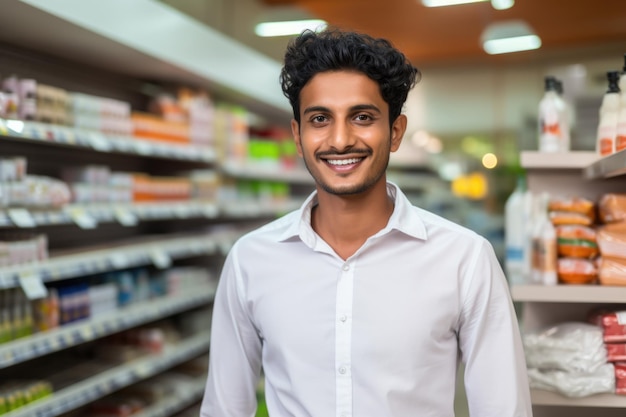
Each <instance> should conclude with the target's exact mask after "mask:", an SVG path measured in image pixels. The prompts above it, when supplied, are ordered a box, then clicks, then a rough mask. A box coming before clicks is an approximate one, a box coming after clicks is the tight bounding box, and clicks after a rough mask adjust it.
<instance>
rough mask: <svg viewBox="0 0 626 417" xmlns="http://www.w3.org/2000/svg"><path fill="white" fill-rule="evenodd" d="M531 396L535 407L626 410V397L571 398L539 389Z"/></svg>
mask: <svg viewBox="0 0 626 417" xmlns="http://www.w3.org/2000/svg"><path fill="white" fill-rule="evenodd" d="M530 394H531V398H532V403H533V405H550V406H567V407H605V408H626V396H620V395H615V394H596V395H590V396H588V397H582V398H571V397H566V396H564V395H561V394H559V393H556V392H550V391H544V390H538V389H533V390H531V393H530Z"/></svg>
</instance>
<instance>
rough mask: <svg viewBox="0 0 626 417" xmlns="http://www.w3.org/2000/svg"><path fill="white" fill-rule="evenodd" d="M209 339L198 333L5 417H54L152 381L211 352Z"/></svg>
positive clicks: (64, 389)
mask: <svg viewBox="0 0 626 417" xmlns="http://www.w3.org/2000/svg"><path fill="white" fill-rule="evenodd" d="M209 342H210V337H209V336H208V335H205V334H199V335H196V336H193V337H191V338H188V339H186V340H184V341H182V342H180V343H179V344H177V345H175V346H169V347H167V348H166V349H165V352H164V353H162V354H155V355H149V356H146V357H142V358H140V359H136V360H133V361H131V362H128V363H125V364H122V365H119V366H115V367H112V368H110V369H108V370H107V371H105V372H102V373H99V374H97V375H94V376H93V377H90V378H87V379H84V380H82V381H80V383H78V384H74V385H70V386H68V387H66V388H63V389H61V390H59V391H55V392H54V393H53V394H52V395H51V396H49V397H44V398H42V399H40V400H37V401H35V402H33V403H30V404H28V405H25V406H23V407H20V408H18V409H16V410H14V411H11V412H9V413H7V414H5V416H6V417H41V416H46V417H54V416H58V415H61V414H64V413H66V412H68V411H72V410H74V409H77V408H79V407H81V406H83V405H84V404H87V403H90V402H93V401H95V400H97V399H99V398H102V397H104V396H106V395H108V394H110V393H111V392H113V391H117V390H119V389H121V388H125V387H127V386H129V385H132V384H134V383H136V382H139V381H142V380H145V379H148V378H150V377H151V376H153V375H156V374H158V373H160V372H162V371H164V370H166V369H169V368H172V367H174V366H176V365H178V364H180V363H182V362H184V361H186V360H189V359H192V358H193V357H195V356H197V355H199V354H201V353H202V352H205V351H208V349H209Z"/></svg>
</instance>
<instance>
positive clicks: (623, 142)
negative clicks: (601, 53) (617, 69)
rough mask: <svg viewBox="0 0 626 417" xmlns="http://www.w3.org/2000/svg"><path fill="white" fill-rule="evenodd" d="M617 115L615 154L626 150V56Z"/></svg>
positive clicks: (621, 75)
mask: <svg viewBox="0 0 626 417" xmlns="http://www.w3.org/2000/svg"><path fill="white" fill-rule="evenodd" d="M619 89H620V99H619V113H618V116H617V133H616V135H615V152H618V151H621V150H624V149H626V54H624V67H623V68H622V73H621V74H620V76H619Z"/></svg>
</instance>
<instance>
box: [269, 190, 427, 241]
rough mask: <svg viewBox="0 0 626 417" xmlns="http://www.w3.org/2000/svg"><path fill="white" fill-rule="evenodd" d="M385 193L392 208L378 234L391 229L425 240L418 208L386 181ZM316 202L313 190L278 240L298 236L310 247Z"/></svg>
mask: <svg viewBox="0 0 626 417" xmlns="http://www.w3.org/2000/svg"><path fill="white" fill-rule="evenodd" d="M387 195H388V196H389V197H390V198H391V199H393V201H394V210H393V213H392V214H391V217H390V218H389V222H388V223H387V226H386V227H385V228H384V229H383V230H381V231H380V232H379V234H384V233H388V232H389V231H391V230H398V231H400V232H402V233H404V234H406V235H408V236H411V237H414V238H416V239H422V240H426V238H427V237H428V234H427V231H426V225H425V224H424V221H423V219H422V218H421V216H420V215H419V212H418V210H415V207H413V205H412V204H411V202H410V201H409V200H408V198H407V197H406V196H405V195H404V193H403V192H402V191H401V190H400V188H399V187H398V186H397V185H396V184H394V183H392V182H389V181H388V182H387ZM316 204H317V191H313V192H312V193H311V194H310V195H309V196H308V197H307V199H306V200H305V201H304V202H303V203H302V206H300V209H299V210H298V211H297V213H299V215H297V218H298V219H299V220H298V221H294V222H291V224H290V225H289V227H287V228H286V229H285V231H284V232H283V233H282V234H281V236H280V237H279V240H280V241H285V240H288V239H290V238H293V237H296V236H299V237H300V239H302V241H303V242H305V243H307V244H308V245H310V246H311V247H312V246H313V245H314V244H315V240H316V239H317V234H316V233H315V232H314V231H313V228H312V227H311V210H312V209H313V207H314V206H315V205H316Z"/></svg>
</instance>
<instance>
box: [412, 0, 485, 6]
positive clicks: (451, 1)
mask: <svg viewBox="0 0 626 417" xmlns="http://www.w3.org/2000/svg"><path fill="white" fill-rule="evenodd" d="M481 1H487V0H422V4H423V5H424V6H426V7H441V6H456V5H458V4H466V3H478V2H481Z"/></svg>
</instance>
